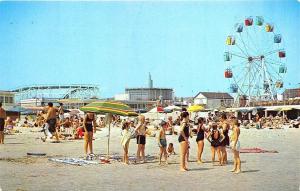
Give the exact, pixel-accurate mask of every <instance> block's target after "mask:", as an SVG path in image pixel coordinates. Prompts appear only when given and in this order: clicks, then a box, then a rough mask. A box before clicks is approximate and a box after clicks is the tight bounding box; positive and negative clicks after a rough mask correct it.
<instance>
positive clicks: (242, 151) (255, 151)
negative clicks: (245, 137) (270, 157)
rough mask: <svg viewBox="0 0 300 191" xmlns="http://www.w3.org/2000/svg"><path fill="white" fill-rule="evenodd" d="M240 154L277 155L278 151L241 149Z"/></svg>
mask: <svg viewBox="0 0 300 191" xmlns="http://www.w3.org/2000/svg"><path fill="white" fill-rule="evenodd" d="M240 153H278V151H275V150H264V149H261V148H241V149H240Z"/></svg>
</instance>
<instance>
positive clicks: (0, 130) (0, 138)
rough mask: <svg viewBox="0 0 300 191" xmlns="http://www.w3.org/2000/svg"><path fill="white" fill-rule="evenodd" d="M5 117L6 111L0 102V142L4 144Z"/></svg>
mask: <svg viewBox="0 0 300 191" xmlns="http://www.w3.org/2000/svg"><path fill="white" fill-rule="evenodd" d="M5 119H6V112H5V110H4V109H3V108H2V103H1V102H0V144H4V126H5Z"/></svg>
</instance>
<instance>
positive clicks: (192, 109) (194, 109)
mask: <svg viewBox="0 0 300 191" xmlns="http://www.w3.org/2000/svg"><path fill="white" fill-rule="evenodd" d="M187 110H188V112H198V111H202V110H204V107H203V106H201V105H192V106H190V107H188V109H187Z"/></svg>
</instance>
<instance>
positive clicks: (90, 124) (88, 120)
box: [83, 113, 96, 155]
mask: <svg viewBox="0 0 300 191" xmlns="http://www.w3.org/2000/svg"><path fill="white" fill-rule="evenodd" d="M94 128H95V129H96V118H95V114H94V113H87V114H86V116H85V118H84V120H83V129H84V153H85V154H86V155H91V154H93V132H94ZM88 150H89V151H88Z"/></svg>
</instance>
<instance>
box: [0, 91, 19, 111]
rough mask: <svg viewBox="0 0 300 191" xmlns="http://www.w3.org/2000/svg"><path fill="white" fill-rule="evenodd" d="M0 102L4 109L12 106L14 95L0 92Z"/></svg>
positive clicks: (8, 92)
mask: <svg viewBox="0 0 300 191" xmlns="http://www.w3.org/2000/svg"><path fill="white" fill-rule="evenodd" d="M0 102H1V103H2V105H3V107H4V108H7V107H11V106H13V105H14V103H15V94H14V93H13V92H10V91H1V90H0Z"/></svg>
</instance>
